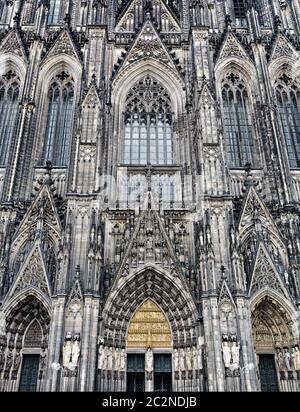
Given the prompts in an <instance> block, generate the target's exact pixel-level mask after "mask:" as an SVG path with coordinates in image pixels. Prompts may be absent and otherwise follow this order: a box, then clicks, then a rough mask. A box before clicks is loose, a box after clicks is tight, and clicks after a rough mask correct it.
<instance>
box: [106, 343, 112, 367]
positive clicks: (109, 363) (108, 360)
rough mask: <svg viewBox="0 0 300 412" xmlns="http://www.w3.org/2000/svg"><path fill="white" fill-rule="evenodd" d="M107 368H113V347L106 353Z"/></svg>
mask: <svg viewBox="0 0 300 412" xmlns="http://www.w3.org/2000/svg"><path fill="white" fill-rule="evenodd" d="M107 369H108V370H109V371H112V370H113V348H112V347H110V348H109V349H108V354H107Z"/></svg>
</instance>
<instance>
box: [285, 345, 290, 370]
mask: <svg viewBox="0 0 300 412" xmlns="http://www.w3.org/2000/svg"><path fill="white" fill-rule="evenodd" d="M284 363H285V367H286V369H287V370H288V371H290V370H291V354H290V352H289V350H288V348H284Z"/></svg>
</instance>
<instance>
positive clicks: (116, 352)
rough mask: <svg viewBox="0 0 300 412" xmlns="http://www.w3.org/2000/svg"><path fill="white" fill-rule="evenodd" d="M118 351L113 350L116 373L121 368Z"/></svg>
mask: <svg viewBox="0 0 300 412" xmlns="http://www.w3.org/2000/svg"><path fill="white" fill-rule="evenodd" d="M120 355H121V354H120V351H119V348H116V349H115V370H116V371H118V370H120V366H121V356H120Z"/></svg>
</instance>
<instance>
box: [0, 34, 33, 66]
mask: <svg viewBox="0 0 300 412" xmlns="http://www.w3.org/2000/svg"><path fill="white" fill-rule="evenodd" d="M0 52H5V53H13V54H16V55H17V56H19V57H21V58H22V59H23V60H25V61H27V53H26V51H25V48H24V46H23V42H22V40H21V37H20V34H19V33H18V32H17V31H16V30H12V31H10V32H9V33H8V34H7V36H6V37H4V39H3V40H2V42H1V44H0Z"/></svg>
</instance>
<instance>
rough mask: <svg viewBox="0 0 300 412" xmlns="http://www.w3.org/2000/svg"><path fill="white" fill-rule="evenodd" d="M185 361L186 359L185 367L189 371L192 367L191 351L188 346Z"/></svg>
mask: <svg viewBox="0 0 300 412" xmlns="http://www.w3.org/2000/svg"><path fill="white" fill-rule="evenodd" d="M185 361H186V369H187V370H188V371H191V370H192V369H193V368H192V352H191V348H190V347H188V348H187V351H186V355H185Z"/></svg>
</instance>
